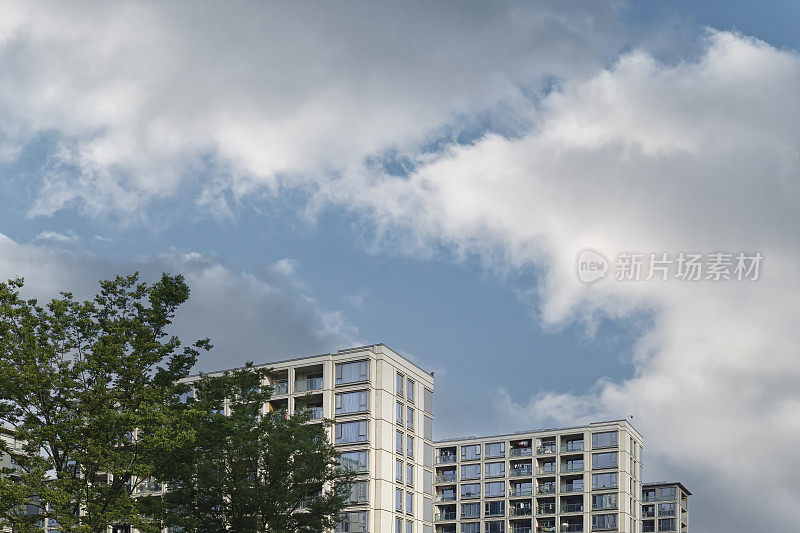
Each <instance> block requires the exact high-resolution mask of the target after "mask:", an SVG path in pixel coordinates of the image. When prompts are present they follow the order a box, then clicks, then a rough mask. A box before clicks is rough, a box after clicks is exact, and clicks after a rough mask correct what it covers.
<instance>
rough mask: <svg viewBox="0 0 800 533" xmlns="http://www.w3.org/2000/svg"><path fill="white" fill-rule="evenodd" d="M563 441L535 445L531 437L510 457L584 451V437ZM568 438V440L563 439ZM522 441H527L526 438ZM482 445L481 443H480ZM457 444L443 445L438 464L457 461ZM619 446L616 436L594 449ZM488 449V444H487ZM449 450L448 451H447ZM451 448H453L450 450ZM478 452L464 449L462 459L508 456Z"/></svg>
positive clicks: (437, 458) (554, 440)
mask: <svg viewBox="0 0 800 533" xmlns="http://www.w3.org/2000/svg"><path fill="white" fill-rule="evenodd" d="M561 438H562V442H561V445H560V446H557V444H556V438H555V437H552V438H551V439H547V438H543V439H538V440H539V441H540V443H539V444H538V445H537V446H536V447H534V446H532V444H531V439H528V445H527V446H519V445H517V446H513V445H512V446H510V447H509V450H508V457H512V458H513V457H531V456H533V455H534V449H535V451H536V455H554V454H556V453H558V452H559V451H560V453H574V452H582V451H584V442H583V438H577V437H572V438H570V437H561ZM563 439H568V440H563ZM522 442H525V441H524V440H523V441H522ZM461 446H462V447H469V446H472V445H466V444H465V445H461ZM478 446H480V445H478ZM456 448H457V446H449V447H443V448H440V449H439V454H437V457H436V463H437V464H448V463H455V462H457V455H456V453H455V450H456ZM616 448H618V443H617V442H616V438H615V439H614V440H613V441H612V442H611V443H610V444H604V445H599V444H598V443H596V444H595V446H593V449H603V450H608V449H616ZM487 449H488V444H487ZM445 450H448V451H445ZM449 450H453V451H452V452H450V451H449ZM479 452H480V450H478V453H476V454H473V455H467V454H465V453H464V450H463V449H462V454H461V461H480V460H481V459H503V458H505V457H506V453H505V450H503V452H502V453H494V452H493V453H492V454H491V455H490V454H489V453H487V454H486V455H485V456H483V457H481V454H480V453H479Z"/></svg>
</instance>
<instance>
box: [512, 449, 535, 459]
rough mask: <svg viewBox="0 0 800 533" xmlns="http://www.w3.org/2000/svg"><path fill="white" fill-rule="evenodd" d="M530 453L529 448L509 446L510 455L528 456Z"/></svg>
mask: <svg viewBox="0 0 800 533" xmlns="http://www.w3.org/2000/svg"><path fill="white" fill-rule="evenodd" d="M531 455H532V449H531V448H511V457H530V456H531Z"/></svg>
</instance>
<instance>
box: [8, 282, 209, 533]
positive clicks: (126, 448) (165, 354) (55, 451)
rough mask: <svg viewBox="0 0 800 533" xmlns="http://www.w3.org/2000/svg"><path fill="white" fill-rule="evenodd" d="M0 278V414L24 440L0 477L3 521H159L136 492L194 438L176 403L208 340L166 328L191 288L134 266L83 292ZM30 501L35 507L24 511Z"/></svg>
mask: <svg viewBox="0 0 800 533" xmlns="http://www.w3.org/2000/svg"><path fill="white" fill-rule="evenodd" d="M22 288H23V281H22V280H21V279H15V280H10V281H8V282H5V283H0V423H2V425H3V426H5V427H6V428H10V429H12V430H13V432H14V434H15V436H16V439H17V440H18V442H21V443H22V449H20V450H13V449H11V448H10V447H9V446H7V445H2V446H3V448H4V451H5V452H6V453H9V454H11V455H12V457H13V459H14V461H15V463H16V466H15V468H13V469H6V470H5V471H4V472H2V474H3V475H2V476H0V525H3V524H5V525H12V526H13V527H14V528H15V529H16V530H17V531H20V532H23V533H24V532H26V531H39V530H40V528H39V527H38V526H37V520H38V519H40V518H41V517H43V516H47V517H49V518H50V519H51V520H55V521H57V522H58V524H59V526H60V528H61V530H62V531H65V532H75V533H90V532H91V533H94V532H97V533H99V532H105V531H106V529H107V527H108V526H109V525H113V524H120V523H124V524H131V525H133V526H135V527H137V528H138V529H140V530H141V531H154V530H156V529H155V526H154V525H153V524H152V523H151V522H150V521H149V520H147V519H145V518H143V517H142V501H141V500H140V499H137V498H135V497H134V493H135V491H136V488H137V486H138V484H139V483H141V482H142V480H145V479H147V478H149V477H151V476H154V475H155V474H157V472H156V465H157V464H158V463H160V462H161V461H162V460H163V458H164V457H169V456H171V455H172V454H174V453H175V452H176V450H178V449H182V447H183V446H185V443H186V442H192V441H193V440H194V436H193V434H192V429H191V426H189V425H187V424H186V420H185V419H184V418H182V416H181V415H180V411H179V410H176V409H174V406H175V405H176V404H178V403H179V402H178V398H179V396H180V394H181V392H183V391H184V390H185V389H186V386H185V385H183V386H182V385H179V384H178V381H179V380H180V379H181V378H184V377H186V376H187V375H188V373H189V371H190V369H191V368H192V367H193V366H194V364H195V362H196V360H197V356H198V354H199V353H200V350H206V349H209V348H210V344H209V342H208V340H207V339H205V340H201V341H197V342H195V343H194V344H192V345H190V346H183V345H182V344H181V342H180V341H179V339H178V338H177V337H174V336H169V335H168V334H167V327H168V326H169V325H170V324H171V322H172V319H173V317H174V315H175V312H176V310H177V308H178V307H179V306H180V305H181V304H182V303H184V302H185V301H186V300H187V299H188V297H189V287H188V286H187V285H186V283H185V282H184V279H183V277H182V276H180V275H178V276H170V275H167V274H164V275H163V276H162V277H161V279H160V280H159V281H158V282H156V283H154V284H151V285H150V284H147V283H144V282H141V281H139V277H138V274H133V275H130V276H124V277H122V276H118V277H116V278H115V279H113V280H109V281H101V282H100V292H99V293H98V294H97V295H96V296H95V297H94V298H93V299H91V300H87V301H77V300H75V299H74V298H73V296H72V294H70V293H66V292H64V293H61V296H60V298H56V299H53V300H52V301H50V302H49V303H47V304H46V305H43V306H42V305H39V303H38V302H37V301H36V300H25V299H23V298H22V297H21V296H20V289H22ZM25 506H27V509H28V511H30V510H31V509H33V510H38V512H39V513H40V514H39V516H31V515H30V514H28V513H26V512H25V511H26V507H25Z"/></svg>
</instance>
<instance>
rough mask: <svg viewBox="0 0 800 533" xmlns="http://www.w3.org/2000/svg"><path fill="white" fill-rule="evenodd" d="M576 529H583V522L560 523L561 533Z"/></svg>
mask: <svg viewBox="0 0 800 533" xmlns="http://www.w3.org/2000/svg"><path fill="white" fill-rule="evenodd" d="M576 531H583V524H568V525H564V524H561V533H574V532H576Z"/></svg>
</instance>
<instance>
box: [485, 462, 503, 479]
mask: <svg viewBox="0 0 800 533" xmlns="http://www.w3.org/2000/svg"><path fill="white" fill-rule="evenodd" d="M505 475H506V464H505V463H486V477H500V476H505Z"/></svg>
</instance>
